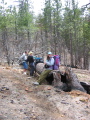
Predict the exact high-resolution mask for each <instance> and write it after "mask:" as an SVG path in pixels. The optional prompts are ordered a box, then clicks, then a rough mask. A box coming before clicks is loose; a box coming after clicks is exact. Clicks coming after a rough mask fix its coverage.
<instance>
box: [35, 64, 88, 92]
mask: <svg viewBox="0 0 90 120" xmlns="http://www.w3.org/2000/svg"><path fill="white" fill-rule="evenodd" d="M44 70H45V69H44V64H43V63H38V64H37V65H36V72H37V73H38V74H41V73H42V72H43V71H44ZM46 80H47V82H48V83H49V84H51V85H53V86H54V87H57V88H59V89H61V90H63V91H66V92H69V91H72V90H80V91H82V92H86V91H85V89H84V87H83V86H82V85H81V84H80V82H79V80H78V78H77V75H76V74H75V73H74V72H73V71H72V70H71V69H69V68H68V67H66V69H65V72H64V73H63V72H62V71H60V70H53V71H51V72H50V73H49V75H48V76H47V78H46Z"/></svg>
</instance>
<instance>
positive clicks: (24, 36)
mask: <svg viewBox="0 0 90 120" xmlns="http://www.w3.org/2000/svg"><path fill="white" fill-rule="evenodd" d="M17 1H18V6H8V7H6V6H7V3H5V2H4V0H2V1H1V4H0V64H1V63H2V62H7V63H8V65H10V64H12V63H15V62H17V59H18V57H19V56H20V55H21V54H22V53H23V52H24V51H25V50H27V51H30V50H32V51H33V52H34V55H35V56H39V57H43V58H44V57H45V56H46V54H47V52H48V51H52V53H53V54H59V55H60V57H61V64H62V65H66V66H68V65H69V66H71V67H78V68H80V69H87V70H89V69H90V3H87V4H86V5H84V6H82V7H81V8H79V7H78V3H77V2H76V0H66V2H65V6H64V7H63V6H62V2H61V0H45V3H44V4H45V5H44V6H45V7H44V8H43V9H42V13H40V14H39V15H38V16H36V15H35V14H34V11H33V9H32V2H31V0H17Z"/></svg>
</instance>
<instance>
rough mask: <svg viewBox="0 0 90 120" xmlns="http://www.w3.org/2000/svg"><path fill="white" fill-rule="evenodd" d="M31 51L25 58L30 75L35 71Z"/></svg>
mask: <svg viewBox="0 0 90 120" xmlns="http://www.w3.org/2000/svg"><path fill="white" fill-rule="evenodd" d="M32 54H33V52H32V51H30V52H29V56H28V58H27V62H28V63H29V66H30V76H33V74H34V71H35V65H34V58H33V55H32Z"/></svg>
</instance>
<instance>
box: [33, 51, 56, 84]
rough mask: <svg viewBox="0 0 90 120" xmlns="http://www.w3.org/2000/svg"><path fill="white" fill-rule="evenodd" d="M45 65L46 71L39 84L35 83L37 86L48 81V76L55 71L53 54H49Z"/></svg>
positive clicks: (42, 74)
mask: <svg viewBox="0 0 90 120" xmlns="http://www.w3.org/2000/svg"><path fill="white" fill-rule="evenodd" d="M44 65H45V71H43V72H42V73H41V75H40V77H39V80H38V82H34V84H35V85H39V84H42V82H43V81H44V80H45V79H46V77H47V76H48V74H49V73H50V72H51V71H52V70H53V65H54V58H53V57H52V53H51V52H48V55H47V60H46V62H45V63H44Z"/></svg>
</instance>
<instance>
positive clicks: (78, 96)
mask: <svg viewBox="0 0 90 120" xmlns="http://www.w3.org/2000/svg"><path fill="white" fill-rule="evenodd" d="M60 69H62V70H64V68H63V67H61V68H60ZM21 71H22V70H21V69H19V68H14V67H5V66H0V120H90V95H89V94H86V93H83V92H80V91H71V92H64V91H59V90H57V89H55V88H54V87H53V86H49V85H39V86H35V85H33V84H32V83H33V82H34V81H36V78H31V79H29V78H28V75H23V74H22V72H21ZM73 71H74V73H76V74H77V76H78V79H79V80H80V81H86V82H88V83H90V71H87V70H81V69H73Z"/></svg>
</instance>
